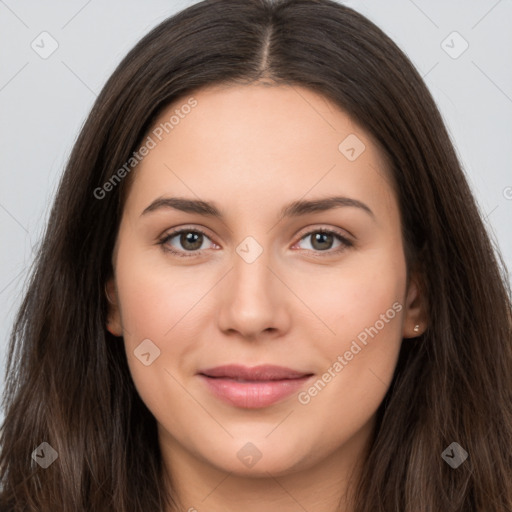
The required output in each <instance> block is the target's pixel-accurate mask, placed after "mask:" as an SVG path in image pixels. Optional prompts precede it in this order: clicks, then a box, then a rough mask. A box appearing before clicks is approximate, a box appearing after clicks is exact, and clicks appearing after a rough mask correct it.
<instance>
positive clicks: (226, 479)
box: [107, 84, 426, 512]
mask: <svg viewBox="0 0 512 512" xmlns="http://www.w3.org/2000/svg"><path fill="white" fill-rule="evenodd" d="M193 96H194V98H195V99H196V100H197V101H198V105H197V106H196V107H195V108H194V109H192V111H191V112H190V113H189V114H188V115H187V116H184V118H183V119H181V120H180V122H179V124H178V125H176V126H175V128H174V129H173V130H172V132H170V133H169V135H167V136H166V137H165V138H163V140H162V141H161V142H159V143H158V144H157V146H156V147H155V148H154V149H152V150H151V151H150V152H149V154H148V155H147V156H146V157H145V158H144V159H143V161H142V162H141V163H140V164H139V166H138V168H137V169H136V171H133V175H132V176H130V179H132V180H133V181H132V183H131V186H130V190H129V193H128V195H127V200H126V203H125V206H124V211H123V216H122V220H121V225H120V229H119V232H118V237H117V242H116V246H115V250H114V253H113V258H112V262H113V267H114V277H113V278H112V279H111V280H110V281H109V282H108V284H107V291H108V296H109V300H110V301H111V305H110V311H109V319H108V322H109V323H108V329H109V330H110V332H112V333H113V334H115V335H116V336H122V337H123V340H124V345H125V349H126V354H127V358H128V364H129V367H130V371H131V375H132V377H133V380H134V383H135V385H136V388H137V390H138V392H139V394H140V396H141V398H142V400H143V401H144V402H145V404H146V405H147V407H148V408H149V410H150V411H151V412H152V414H153V415H154V416H155V418H156V421H157V424H158V432H159V442H160V446H161V450H162V456H163V460H164V464H165V468H166V471H167V474H168V475H170V477H169V478H170V479H171V480H172V486H173V495H174V496H175V497H179V499H180V500H181V504H182V509H183V510H189V511H190V512H192V511H193V510H198V511H201V510H208V511H209V512H216V511H219V512H220V511H224V512H225V511H230V510H244V511H248V512H253V511H254V512H255V511H258V512H259V511H261V510H266V511H276V512H277V511H279V512H288V511H290V512H291V511H296V510H303V509H306V510H315V512H333V511H335V510H338V509H337V504H338V502H340V501H341V502H343V503H345V505H344V508H343V510H345V511H350V510H352V506H351V503H350V499H349V494H347V484H348V482H349V479H350V477H351V476H352V477H353V478H354V479H357V476H358V474H359V471H360V468H361V464H362V463H363V461H364V455H365V451H366V450H367V448H368V444H369V440H370V438H371V435H372V431H373V428H374V424H375V413H376V411H377V408H378V407H379V405H380V403H381V402H382V400H383V398H384V395H385V393H386V391H387V389H388V387H389V384H390V382H391V379H392V376H393V372H394V369H395V366H396V362H397V357H398V353H399V349H400V346H401V343H402V342H404V343H414V340H405V341H403V338H414V337H416V336H418V335H419V334H421V332H423V331H424V329H425V328H426V325H425V318H424V307H423V301H422V296H421V293H420V288H419V285H418V283H419V280H418V279H417V276H416V275H415V274H411V279H410V282H409V285H407V280H406V262H405V258H404V248H403V242H402V238H401V225H400V214H399V206H398V203H397V198H396V196H395V193H394V190H393V188H392V186H391V181H390V178H389V176H390V175H389V172H388V169H387V166H386V160H385V159H384V157H383V154H382V152H381V151H380V149H379V148H378V146H377V145H376V143H375V141H374V140H373V139H372V137H370V135H369V134H367V133H366V132H365V131H364V130H363V129H362V128H361V127H359V126H358V125H357V124H356V123H355V122H354V121H353V120H351V118H350V117H348V116H347V114H345V113H344V112H343V111H342V110H340V109H339V108H338V107H336V106H335V105H334V104H332V103H330V102H329V101H327V99H325V98H324V97H322V96H320V95H318V94H316V93H314V92H312V91H310V90H308V89H305V88H301V87H297V86H294V87H289V86H283V85H280V86H272V87H269V86H264V85H261V84H258V85H240V86H239V85H230V86H222V87H220V86H216V87H209V88H206V89H201V90H199V91H198V92H197V93H195V94H194V95H193ZM187 99H188V97H187V98H185V99H182V100H180V101H177V102H175V104H173V105H172V106H169V108H168V109H166V110H165V112H163V113H162V115H161V117H160V119H159V120H158V121H157V122H156V123H155V126H156V125H158V124H159V123H160V122H162V121H165V120H168V119H169V117H170V116H171V115H172V113H173V111H174V110H175V109H176V108H179V107H180V105H183V104H185V103H186V100H187ZM349 134H356V135H357V137H358V138H359V139H360V140H361V141H362V142H363V143H364V144H365V150H364V151H363V152H362V153H361V154H360V156H358V157H357V158H356V159H355V160H354V161H349V159H347V158H346V156H345V155H344V154H342V152H340V150H339V149H338V146H339V144H340V142H342V141H343V140H344V139H345V138H346V137H347V136H348V135H349ZM331 195H341V196H346V197H349V198H353V199H357V200H359V201H362V202H364V203H365V204H366V205H367V206H368V207H369V208H370V209H371V210H372V212H373V214H374V217H372V216H371V215H369V214H368V213H367V212H366V211H364V210H363V209H362V208H357V207H353V206H344V207H339V208H334V209H331V210H327V211H324V212H316V213H308V214H306V215H302V216H300V217H297V218H289V219H283V220H280V221H279V212H280V210H281V208H282V207H283V206H284V205H286V204H288V203H290V202H292V201H295V200H298V199H316V198H322V197H327V196H331ZM164 196H174V197H176V196H179V197H185V198H191V199H202V200H206V201H213V202H215V204H216V205H217V207H218V208H219V209H220V210H221V211H222V212H223V214H224V215H225V218H224V220H219V219H216V218H211V217H207V216H201V215H199V214H196V213H186V212H182V211H178V210H175V209H171V208H161V209H158V210H155V211H153V212H151V213H147V214H145V215H141V214H142V212H143V211H144V209H145V208H146V207H147V206H148V205H149V204H150V203H151V202H152V201H154V200H155V199H157V198H160V197H164ZM182 227H183V228H190V229H193V228H195V227H197V228H200V229H202V230H203V231H205V232H206V235H207V236H206V237H203V238H202V239H200V240H199V242H198V244H197V245H196V247H199V248H200V251H198V250H197V249H196V250H195V251H196V252H195V254H194V253H193V252H192V251H193V250H194V248H193V247H192V251H191V250H190V246H191V245H192V244H190V243H189V244H188V245H187V244H186V240H185V245H183V243H180V236H179V235H178V236H175V237H174V238H173V239H171V240H169V241H168V242H167V246H170V247H171V248H174V249H175V250H178V251H181V252H183V253H187V249H188V254H190V253H191V252H192V253H193V254H194V255H193V256H191V257H179V256H175V255H173V254H171V253H169V252H165V251H164V250H163V246H162V245H159V244H158V242H159V240H160V239H161V238H163V236H164V235H165V234H167V233H169V232H170V231H171V228H182ZM321 228H324V229H325V228H328V229H329V228H330V229H338V230H339V231H340V233H341V234H342V235H343V236H345V237H347V238H348V239H349V240H350V241H352V242H353V246H350V247H346V248H345V249H344V250H342V251H341V252H339V253H336V252H335V251H336V250H337V249H338V248H339V247H340V246H341V242H340V241H339V240H338V239H336V237H333V238H332V239H327V241H325V242H324V243H323V245H322V244H318V243H317V244H315V241H314V234H313V235H311V234H309V235H307V233H310V232H311V231H314V230H319V229H321ZM315 232H316V231H315ZM189 236H190V235H189ZM199 236H201V235H199ZM248 236H251V237H253V238H254V239H255V240H256V241H257V243H258V244H259V246H261V248H262V250H263V252H262V253H261V255H260V256H259V257H258V258H257V259H256V260H255V261H254V262H252V263H248V262H247V261H246V260H245V259H243V258H242V257H241V256H240V255H239V254H238V253H237V252H236V249H237V247H238V246H239V244H240V243H241V242H242V241H244V239H245V238H246V237H248ZM201 240H202V243H201ZM181 242H183V238H182V239H181ZM329 244H330V245H329ZM251 250H254V249H251ZM315 255H318V257H315ZM322 255H323V256H322ZM394 303H398V304H399V305H400V306H401V310H400V311H399V312H396V315H395V316H394V318H393V319H389V318H388V317H386V318H387V319H388V321H387V322H383V323H384V327H383V328H381V329H380V330H379V331H378V334H377V335H375V336H374V337H373V338H368V339H369V341H368V343H367V345H365V346H362V345H361V343H359V345H361V346H362V350H361V351H360V352H358V353H357V354H356V355H354V356H353V358H352V359H351V360H350V361H346V359H344V360H345V361H346V363H347V364H346V365H344V366H343V369H342V370H341V371H338V372H336V371H334V372H333V371H332V367H333V363H334V362H335V361H337V360H338V359H337V358H338V356H340V355H341V356H343V354H345V353H346V351H347V350H349V349H350V346H351V343H352V341H353V340H355V339H357V336H358V334H360V333H361V332H362V331H364V329H365V328H367V327H369V326H374V325H375V324H376V321H377V320H379V318H382V317H381V315H383V314H386V311H387V310H389V309H390V308H391V307H392V305H393V304H394ZM416 324H419V325H420V329H419V331H418V332H414V331H413V328H414V326H415V325H416ZM144 339H150V340H151V341H152V342H153V343H154V344H155V345H156V346H157V347H158V348H159V349H160V356H159V357H158V358H156V359H155V360H154V361H153V362H152V363H151V364H150V365H148V366H145V365H144V364H142V363H141V361H140V360H139V359H138V358H137V357H136V356H135V355H134V350H135V349H136V348H137V346H138V345H139V344H140V343H141V341H142V340H144ZM228 363H237V364H245V365H246V366H256V365H259V364H264V363H268V364H276V365H281V366H286V367H289V368H293V369H296V370H301V371H304V372H308V373H314V374H315V379H314V381H317V380H318V378H321V376H322V375H323V374H324V373H325V372H326V371H327V370H328V368H331V375H332V373H334V374H335V376H334V377H332V379H331V380H330V381H329V382H328V383H327V384H326V385H325V387H324V388H323V389H321V391H319V392H317V394H316V395H315V396H314V397H310V398H311V399H310V401H309V402H308V403H306V404H304V403H300V401H299V400H298V396H297V393H294V394H293V395H291V396H290V397H288V398H286V399H285V400H282V401H281V402H279V403H277V404H273V405H272V406H269V407H265V408H258V409H243V408H240V407H235V406H233V405H229V404H226V403H224V402H221V401H220V400H219V399H218V398H216V397H215V396H213V395H212V394H211V393H210V391H209V390H208V389H207V388H206V386H205V385H204V383H203V382H202V381H201V379H200V378H199V377H198V376H197V375H196V374H197V372H198V371H199V370H200V369H204V368H208V367H213V366H218V365H222V364H228ZM309 387H310V385H309V386H307V387H305V388H304V389H305V390H306V391H307V389H308V388H309ZM302 391H304V390H302ZM248 442H250V443H252V444H254V445H255V446H256V447H257V449H258V450H259V452H260V453H261V458H260V460H259V461H258V462H257V463H256V464H254V465H253V466H252V467H247V466H246V465H244V464H243V463H242V462H241V461H240V459H239V458H238V457H237V453H238V452H239V450H240V449H241V448H242V447H244V446H245V445H246V444H247V443H248Z"/></svg>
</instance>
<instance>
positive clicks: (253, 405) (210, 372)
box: [198, 365, 313, 409]
mask: <svg viewBox="0 0 512 512" xmlns="http://www.w3.org/2000/svg"><path fill="white" fill-rule="evenodd" d="M198 375H199V377H200V379H201V380H202V381H203V382H204V383H205V385H206V387H207V389H208V391H210V392H211V393H212V394H213V395H214V396H215V397H217V398H219V399H220V400H222V401H223V402H225V403H228V404H230V405H234V406H236V407H241V408H245V409H258V408H262V407H268V406H270V405H272V404H275V403H277V402H280V401H282V400H284V399H285V398H286V397H288V396H290V395H291V394H293V393H294V392H296V391H299V390H300V389H301V388H302V387H304V385H305V383H306V382H307V381H308V380H309V379H310V378H311V377H312V375H313V374H312V373H306V372H301V371H297V370H292V369H291V368H285V367H282V366H274V365H260V366H254V367H251V368H250V367H247V366H240V365H225V366H217V367H215V368H208V369H205V370H201V371H200V372H198Z"/></svg>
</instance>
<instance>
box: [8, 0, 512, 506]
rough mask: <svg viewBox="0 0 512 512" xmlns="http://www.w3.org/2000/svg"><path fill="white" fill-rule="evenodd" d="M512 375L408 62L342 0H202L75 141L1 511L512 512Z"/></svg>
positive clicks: (15, 390) (477, 225)
mask: <svg viewBox="0 0 512 512" xmlns="http://www.w3.org/2000/svg"><path fill="white" fill-rule="evenodd" d="M325 244H326V245H325ZM511 375H512V343H511V300H510V290H509V289H508V288H507V281H506V272H505V268H504V265H503V262H502V260H501V258H500V256H499V252H498V251H497V250H495V249H494V248H493V246H492V244H491V242H490V239H489V237H488V235H487V233H486V231H485V228H484V225H483V222H482V219H481V217H480V215H479V212H478V209H477V207H476V204H475V201H474V198H473V196H472V194H471V191H470V189H469V187H468V184H467V182H466V179H465V177H464V174H463V172H462V170H461V166H460V164H459V162H458V160H457V157H456V154H455V152H454V148H453V146H452V144H451V143H450V139H449V137H448V134H447V131H446V128H445V126H444V124H443V121H442V119H441V116H440V114H439V112H438V110H437V108H436V106H435V104H434V101H433V99H432V97H431V95H430V94H429V92H428V90H427V88H426V86H425V84H424V83H423V81H422V80H421V78H420V76H419V75H418V73H417V72H416V70H415V69H414V67H413V66H412V64H411V63H410V62H409V60H408V59H407V58H406V56H405V55H404V54H403V53H402V52H401V51H400V50H399V49H398V47H397V46H396V45H395V44H394V43H393V42H392V41H391V40H390V39H389V38H388V37H387V36H386V35H384V34H383V33H382V31H381V30H380V29H378V28H377V27H376V26H375V25H374V24H372V23H371V22H370V21H368V20H367V19H366V18H364V17H363V16H361V15H360V14H358V13H356V12H355V11H353V10H351V9H349V8H347V7H344V6H341V5H339V4H337V3H335V2H332V1H329V0H294V1H291V0H283V1H277V2H271V1H265V0H257V1H254V2H245V1H243V0H222V1H218V0H217V1H215V0H214V1H205V2H200V3H198V4H195V5H193V6H192V7H190V8H188V9H186V10H184V11H182V12H180V13H179V14H177V15H176V16H174V17H172V18H169V19H168V20H166V21H164V22H163V23H162V24H160V25H159V26H158V27H156V28H155V29H154V30H152V31H151V32H150V33H149V34H148V35H147V36H146V37H144V38H143V39H142V40H141V41H140V42H139V43H138V44H137V45H136V46H135V48H134V49H133V50H132V51H131V52H130V53H129V54H128V55H127V56H126V58H125V59H124V60H123V61H122V62H121V64H120V65H119V67H118V68H117V69H116V71H115V72H114V73H113V75H112V77H111V78H110V79H109V81H108V82H107V84H106V85H105V87H104V89H103V91H102V92H101V94H100V95H99V97H98V99H97V101H96V104H95V105H94V107H93V109H92V112H91V114H90V116H89V118H88V120H87V122H86V124H85V126H84V127H83V129H82V132H81V134H80V136H79V138H78V140H77V142H76V144H75V147H74V150H73V152H72V155H71V157H70V160H69V163H68V166H67V169H66V171H65V173H64V176H63V179H62V181H61V184H60V187H59V190H58V193H57V197H56V200H55V203H54V206H53V210H52V213H51V217H50V221H49V224H48V228H47V231H46V233H45V236H44V241H43V244H42V247H41V250H40V252H39V255H38V259H37V264H36V266H35V269H34V273H33V275H32V279H31V282H30V287H29V289H28V291H27V294H26V297H25V300H24V302H23V305H22V307H21V309H20V312H19V315H18V318H17V322H16V325H15V329H14V331H13V336H12V339H11V345H10V352H9V360H8V367H7V386H6V391H5V395H4V407H5V411H6V414H5V421H4V424H3V434H2V451H1V456H0V461H1V463H0V466H1V472H0V481H1V483H2V492H1V496H0V504H1V509H2V510H11V511H22V510H23V511H25V510H37V511H50V510H52V511H55V510H66V511H67V510H74V511H84V512H85V511H103V510H105V511H106V510H109V511H135V510H141V511H143V510H144V511H145V510H148V511H150V510H151V511H153V510H161V511H163V512H170V511H177V510H189V511H193V510H198V511H200V510H210V511H220V510H223V511H226V510H235V509H236V510H240V509H242V510H244V511H260V510H265V511H274V510H275V511H277V510H279V511H291V510H314V511H315V512H318V511H319V512H331V511H332V512H334V511H345V512H369V511H372V512H374V511H381V512H384V511H386V512H388V511H405V512H422V511H425V512H427V511H439V510H453V511H461V512H462V511H468V512H469V511H471V512H474V511H477V512H484V511H485V512H498V511H499V512H505V511H507V510H510V509H511V507H512V456H511V451H510V446H511V445H512V382H511Z"/></svg>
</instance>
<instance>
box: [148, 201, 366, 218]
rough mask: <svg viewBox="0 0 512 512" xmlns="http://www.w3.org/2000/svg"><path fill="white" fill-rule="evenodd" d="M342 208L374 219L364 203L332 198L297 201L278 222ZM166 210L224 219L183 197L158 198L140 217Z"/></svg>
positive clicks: (212, 208) (283, 211) (206, 204)
mask: <svg viewBox="0 0 512 512" xmlns="http://www.w3.org/2000/svg"><path fill="white" fill-rule="evenodd" d="M342 206H350V207H355V208H360V209H362V210H363V211H365V212H366V213H368V214H369V215H370V216H371V217H372V218H373V219H375V214H374V213H373V211H372V210H371V209H370V207H369V206H367V205H366V204H365V203H363V202H361V201H358V200H357V199H352V198H350V197H342V196H332V197H325V198H321V199H314V200H308V201H305V200H299V201H294V202H292V203H290V204H287V205H285V206H284V207H283V208H282V209H281V213H280V216H279V220H282V219H284V218H288V217H299V216H301V215H306V214H309V213H317V212H323V211H326V210H332V209H334V208H340V207H342ZM168 208H171V209H174V210H179V211H182V212H186V213H196V214H198V215H203V216H205V217H214V218H218V219H221V220H223V219H224V215H223V214H222V212H221V211H220V209H219V208H218V207H217V206H216V205H215V203H213V202H209V201H201V200H199V199H187V198H184V197H159V198H158V199H155V200H154V201H153V202H152V203H151V204H150V205H149V206H148V207H147V208H145V209H144V211H143V212H142V213H141V217H142V216H143V215H146V214H148V213H150V212H154V211H156V210H160V209H168Z"/></svg>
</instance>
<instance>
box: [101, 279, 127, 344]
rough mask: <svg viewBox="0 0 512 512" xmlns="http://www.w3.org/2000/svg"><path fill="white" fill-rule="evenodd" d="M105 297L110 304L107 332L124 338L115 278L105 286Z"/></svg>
mask: <svg viewBox="0 0 512 512" xmlns="http://www.w3.org/2000/svg"><path fill="white" fill-rule="evenodd" d="M105 295H106V297H107V302H108V311H107V325H106V328H107V331H108V332H109V333H110V334H113V335H114V336H122V335H123V326H122V323H121V314H120V311H119V301H118V298H117V290H116V283H115V280H114V278H113V277H111V278H110V279H109V280H108V281H107V282H106V284H105Z"/></svg>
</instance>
